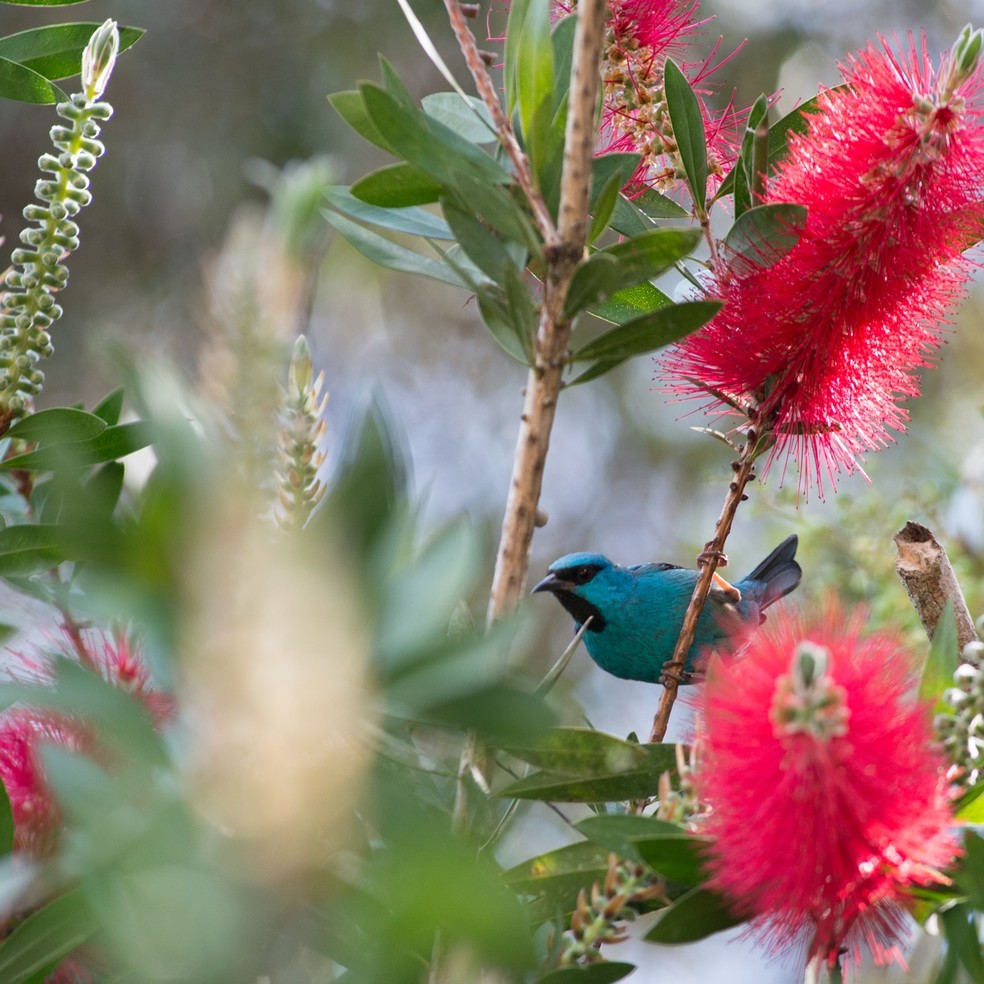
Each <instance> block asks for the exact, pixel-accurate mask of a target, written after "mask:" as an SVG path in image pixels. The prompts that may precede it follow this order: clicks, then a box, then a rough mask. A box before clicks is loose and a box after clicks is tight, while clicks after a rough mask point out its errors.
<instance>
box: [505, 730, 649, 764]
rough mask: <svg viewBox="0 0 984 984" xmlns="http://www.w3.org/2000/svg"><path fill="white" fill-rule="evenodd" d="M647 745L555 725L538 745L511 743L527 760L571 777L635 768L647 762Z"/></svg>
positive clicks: (509, 748) (508, 748)
mask: <svg viewBox="0 0 984 984" xmlns="http://www.w3.org/2000/svg"><path fill="white" fill-rule="evenodd" d="M645 749H646V746H644V745H640V744H638V743H637V742H631V741H623V740H622V739H621V738H616V737H615V736H614V735H609V734H605V732H603V731H595V730H593V729H591V728H554V729H553V730H552V731H550V732H548V733H547V734H546V735H544V736H543V737H542V738H541V739H539V740H538V741H537V742H536V743H535V744H534V745H528V746H519V745H508V746H506V749H505V750H506V751H508V752H509V754H510V755H513V756H514V757H516V758H518V759H520V760H521V761H523V762H529V763H530V765H535V766H537V767H539V768H541V769H546V770H548V771H551V772H556V773H560V774H562V775H569V776H584V775H589V776H595V775H604V774H605V773H609V772H612V771H616V772H621V771H624V770H626V769H631V768H635V767H637V766H639V765H641V764H642V763H644V762H645V761H646V750H645Z"/></svg>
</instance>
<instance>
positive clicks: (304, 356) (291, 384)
mask: <svg viewBox="0 0 984 984" xmlns="http://www.w3.org/2000/svg"><path fill="white" fill-rule="evenodd" d="M323 383H324V373H319V374H318V377H317V378H315V376H314V364H313V362H312V361H311V350H310V349H309V348H308V344H307V339H305V337H304V336H303V335H301V336H300V337H299V338H298V339H297V341H296V342H295V343H294V351H293V354H292V355H291V360H290V369H289V371H288V374H287V388H286V389H285V390H284V393H283V402H282V407H281V411H280V423H281V427H280V434H279V437H278V441H277V493H278V503H277V505H278V508H277V521H278V522H279V523H280V525H281V526H284V527H287V528H294V529H300V528H301V527H302V526H303V525H304V524H305V522H307V518H308V516H310V515H311V511H312V510H313V509H314V507H315V506H316V505H317V504H318V503H319V502H320V501H321V499H322V497H323V496H324V494H325V486H324V485H323V484H322V482H321V481H320V480H319V478H318V471H319V469H320V468H321V466H322V464H324V460H325V456H324V452H323V451H322V450H321V446H322V444H323V443H324V436H325V430H326V424H325V421H324V412H325V407H326V406H327V404H328V396H327V394H326V395H324V396H322V395H321V387H322V385H323Z"/></svg>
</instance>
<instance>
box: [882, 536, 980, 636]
mask: <svg viewBox="0 0 984 984" xmlns="http://www.w3.org/2000/svg"><path fill="white" fill-rule="evenodd" d="M893 539H894V540H895V546H896V547H897V548H898V551H899V557H898V560H897V561H896V562H895V573H896V574H898V576H899V578H900V579H901V581H902V584H903V585H905V590H906V591H907V592H908V595H909V600H910V601H911V602H912V607H913V608H915V610H916V614H917V615H918V616H919V620H920V621H921V622H922V624H923V628H924V629H925V630H926V634H927V635H928V636H929V638H930V639H932V638H933V636H934V635H936V630H937V628H938V626H939V622H940V618H941V617H942V615H943V611H944V609H945V608H946V603H947V601H948V600H949V601H952V602H953V614H954V615H955V616H956V620H957V644H958V646H959V648H960V650H961V652H962V651H963V648H964V646H966V645H967V643H968V642H976V641H977V630H976V629H975V628H974V620H973V619H972V618H971V616H970V612H969V611H968V609H967V602H966V601H965V600H964V596H963V592H962V591H961V590H960V585H959V584H958V583H957V578H956V575H955V574H954V573H953V568H952V567H951V566H950V559H949V558H948V557H947V555H946V550H945V549H944V547H943V545H942V544H941V543H940V542H939V540H937V539H936V537H935V536H934V535H933V531H932V530H930V529H929V528H928V527H926V526H922V525H921V524H919V523H913V522H908V523H906V524H905V526H903V527H902V529H901V530H899V532H898V533H896V534H895V536H894V538H893Z"/></svg>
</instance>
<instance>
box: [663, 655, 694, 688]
mask: <svg viewBox="0 0 984 984" xmlns="http://www.w3.org/2000/svg"><path fill="white" fill-rule="evenodd" d="M693 679H694V675H693V673H689V672H688V671H687V670H685V669H684V668H683V664H682V663H680V661H679V660H670V661H669V662H668V663H666V664H665V665H664V666H663V668H662V669H661V670H660V671H659V682H660V683H661V684H662V685H663V686H664V687H665V686H666V684H667V682H668V681H670V680H674V681H676V683H677V684H678V685H679V686H683V685H685V684H688V683H691V682H692V681H693Z"/></svg>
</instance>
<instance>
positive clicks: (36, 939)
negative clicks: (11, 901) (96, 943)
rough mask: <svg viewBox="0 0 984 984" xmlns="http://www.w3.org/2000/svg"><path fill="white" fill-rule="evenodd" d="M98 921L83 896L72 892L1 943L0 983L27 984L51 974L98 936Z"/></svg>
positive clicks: (60, 897)
mask: <svg viewBox="0 0 984 984" xmlns="http://www.w3.org/2000/svg"><path fill="white" fill-rule="evenodd" d="M97 928H98V921H97V920H96V917H95V915H94V914H93V913H92V911H91V910H90V909H89V906H88V905H87V904H86V902H85V900H84V898H83V896H82V893H81V892H79V891H75V892H69V893H68V894H67V895H62V896H59V897H58V898H57V899H54V900H52V901H51V902H49V903H48V904H47V905H45V906H44V907H43V908H41V909H38V911H37V912H34V913H32V914H31V915H30V916H28V917H27V919H25V920H24V921H23V922H22V923H21V924H20V925H19V926H17V927H16V928H15V929H14V931H13V932H12V933H11V934H10V935H9V936H8V937H6V938H5V939H4V940H3V942H0V981H3V982H4V984H27V982H28V981H30V980H31V978H32V977H33V976H34V975H35V974H39V973H40V972H42V971H44V970H45V969H47V970H48V971H49V972H50V971H51V970H53V969H54V968H55V966H57V964H58V962H59V961H60V960H62V959H63V958H64V957H67V956H68V955H69V954H70V953H72V951H73V950H76V949H78V948H79V947H80V946H81V945H82V944H83V943H85V942H87V941H88V940H89V939H91V937H92V936H93V935H94V934H95V932H96V929H97Z"/></svg>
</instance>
